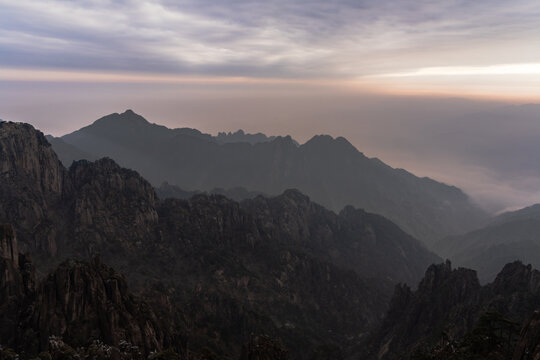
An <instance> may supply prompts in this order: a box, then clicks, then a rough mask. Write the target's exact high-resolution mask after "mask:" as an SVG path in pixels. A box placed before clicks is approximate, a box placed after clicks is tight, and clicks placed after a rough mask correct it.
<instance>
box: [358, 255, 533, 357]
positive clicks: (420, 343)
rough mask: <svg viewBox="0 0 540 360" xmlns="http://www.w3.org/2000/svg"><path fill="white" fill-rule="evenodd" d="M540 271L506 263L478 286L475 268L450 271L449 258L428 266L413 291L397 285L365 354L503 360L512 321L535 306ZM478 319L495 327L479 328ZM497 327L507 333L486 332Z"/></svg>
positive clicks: (529, 312) (514, 324) (519, 318)
mask: <svg viewBox="0 0 540 360" xmlns="http://www.w3.org/2000/svg"><path fill="white" fill-rule="evenodd" d="M539 275H540V272H538V271H536V270H534V269H532V267H531V266H530V265H523V264H522V263H521V262H514V263H509V264H507V265H506V266H505V267H504V268H503V269H502V270H501V272H500V273H499V274H498V275H497V278H496V279H495V281H494V282H493V283H491V284H488V285H485V286H483V287H482V286H480V284H479V282H478V278H477V277H476V273H475V271H473V270H468V269H463V268H459V269H457V270H452V268H451V264H450V262H449V261H447V262H446V263H444V264H440V265H432V266H430V267H429V268H428V270H427V271H426V275H425V277H424V279H423V280H422V281H421V282H420V284H419V286H418V290H416V291H415V292H411V291H410V290H409V289H408V288H406V287H403V286H398V287H396V291H395V294H394V298H393V300H392V301H391V305H390V310H389V311H388V313H387V315H386V319H385V320H384V322H383V325H382V327H381V328H380V329H379V330H378V331H377V332H375V334H374V335H373V336H372V337H371V339H370V341H369V345H370V351H369V355H368V356H367V357H366V358H367V359H408V358H409V357H410V356H411V355H412V354H416V356H417V358H418V359H422V358H425V359H461V357H459V356H460V354H461V356H465V355H464V354H469V355H471V356H473V355H474V356H475V357H471V359H482V358H493V359H495V358H498V357H501V359H503V358H505V356H506V354H508V352H509V351H510V350H511V348H510V349H509V346H510V345H512V344H513V341H515V339H512V338H511V336H513V335H511V334H513V333H512V331H514V332H515V326H516V324H519V323H521V322H523V321H524V320H525V319H527V318H528V317H529V315H530V314H531V313H532V312H533V311H534V310H535V309H536V308H537V307H538V303H539V300H540V286H539ZM482 322H484V323H486V322H489V323H490V324H495V323H496V325H488V326H485V327H482V326H483V325H482ZM486 324H487V323H486ZM493 326H495V327H493ZM500 326H503V328H501V331H502V332H505V333H506V332H508V334H510V335H505V337H504V339H499V337H500V334H499V332H498V331H495V332H490V331H491V330H490V329H492V328H493V329H496V328H498V327H500ZM514 335H515V334H514ZM509 337H510V338H509ZM482 339H484V340H482ZM483 342H484V343H483ZM441 344H442V345H443V346H441ZM471 344H473V345H471ZM490 344H491V345H490ZM509 344H510V345H509ZM495 345H496V346H498V348H495ZM437 346H438V347H437ZM512 346H513V345H512ZM524 346H525V345H524ZM482 347H485V348H486V349H483V348H482ZM490 347H491V350H490ZM452 349H455V351H454V350H452ZM456 349H458V350H459V351H458V350H456ZM421 353H423V354H424V355H425V357H421V356H420V355H418V354H421ZM488 353H489V356H488ZM418 356H420V357H418ZM486 356H488V357H486Z"/></svg>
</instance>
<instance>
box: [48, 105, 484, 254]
mask: <svg viewBox="0 0 540 360" xmlns="http://www.w3.org/2000/svg"><path fill="white" fill-rule="evenodd" d="M194 131H195V130H193V131H192V132H194ZM62 140H63V141H65V142H66V143H68V144H71V145H73V146H75V147H76V148H78V149H80V150H81V151H84V152H87V153H88V154H91V155H93V156H97V157H102V156H109V157H111V158H112V159H114V160H115V161H117V162H118V163H119V164H120V165H122V166H125V167H129V168H132V169H135V170H137V171H139V172H140V173H141V174H142V175H143V176H145V177H146V178H147V179H148V180H150V182H151V183H153V184H155V185H159V184H161V183H162V182H164V181H167V182H169V183H171V184H175V185H178V186H180V187H181V188H182V189H185V190H202V191H208V190H211V189H213V188H225V189H227V188H234V187H243V188H245V189H248V190H252V191H260V192H263V193H265V194H274V195H275V194H279V193H281V192H283V191H284V190H286V189H288V188H297V189H299V190H301V191H302V192H304V193H306V194H307V195H309V196H310V197H311V198H313V199H314V201H316V202H319V203H321V204H322V205H324V206H326V207H328V208H330V209H332V210H334V211H340V210H341V209H342V208H343V207H344V206H346V205H353V206H356V207H360V208H363V209H365V210H366V211H370V212H374V213H378V214H381V215H383V216H385V217H387V218H389V219H390V220H392V221H394V222H396V223H397V224H398V225H399V226H400V227H401V228H403V229H404V230H405V231H407V232H408V233H410V234H412V235H414V236H416V237H418V238H420V239H421V240H423V241H425V242H426V243H427V244H428V245H430V244H432V243H433V241H434V240H435V239H438V238H441V237H443V236H445V235H450V234H455V233H461V232H463V231H465V230H468V229H471V228H473V227H474V226H475V224H477V223H478V221H480V220H481V219H482V218H483V217H484V216H485V214H484V213H483V212H482V211H481V210H479V209H478V208H476V207H475V206H474V205H473V204H471V202H470V201H469V199H468V197H467V196H466V195H465V194H464V193H463V192H461V191H460V190H459V189H457V188H455V187H452V186H447V185H444V184H441V183H438V182H436V181H433V180H431V179H428V178H418V177H416V176H414V175H412V174H410V173H408V172H406V171H404V170H400V169H393V168H391V167H389V166H387V165H385V164H384V163H382V162H381V161H379V160H377V159H369V158H367V157H365V156H364V155H363V154H362V153H360V152H359V151H358V150H357V149H355V148H354V147H353V146H352V145H351V144H350V143H349V142H348V141H347V140H346V139H344V138H336V139H333V138H332V137H330V136H315V137H314V138H313V139H311V140H310V141H308V142H307V143H305V144H303V145H301V146H297V144H296V143H295V142H294V140H292V139H291V138H290V137H277V138H275V139H273V140H271V141H266V142H260V143H256V144H254V145H252V144H249V143H246V142H235V143H225V144H219V143H218V142H216V141H215V139H214V138H212V137H211V136H209V135H208V136H206V135H204V134H201V133H186V131H185V130H184V129H167V128H165V127H162V126H158V125H155V124H150V123H148V122H147V121H146V120H145V119H144V118H142V117H141V116H139V115H137V114H135V113H133V112H132V111H126V112H125V113H123V114H112V115H108V116H105V117H103V118H101V119H99V120H97V121H96V122H95V123H94V124H92V125H90V126H87V127H85V128H82V129H80V130H78V131H76V132H74V133H71V134H68V135H65V136H63V137H62ZM58 150H59V151H61V149H58ZM63 157H69V155H63Z"/></svg>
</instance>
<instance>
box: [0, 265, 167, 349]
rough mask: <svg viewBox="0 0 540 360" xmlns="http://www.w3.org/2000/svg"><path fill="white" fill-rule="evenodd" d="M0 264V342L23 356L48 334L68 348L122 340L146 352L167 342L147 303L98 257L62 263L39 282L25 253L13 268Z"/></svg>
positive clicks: (43, 343) (47, 342) (41, 346)
mask: <svg viewBox="0 0 540 360" xmlns="http://www.w3.org/2000/svg"><path fill="white" fill-rule="evenodd" d="M0 266H1V267H3V270H4V271H3V274H4V276H3V277H2V278H0V289H1V292H0V297H1V300H2V305H1V306H0V317H1V318H2V327H1V329H0V341H1V343H2V344H3V345H8V346H10V347H12V348H13V349H15V350H16V351H18V352H19V353H20V354H21V355H22V356H23V357H25V358H26V357H29V356H32V355H36V354H37V353H39V352H40V351H46V350H49V345H50V339H51V337H57V338H58V339H62V340H63V341H64V342H65V343H67V344H70V346H71V347H73V348H76V347H80V346H88V345H89V344H91V343H92V342H94V341H103V342H104V343H105V344H108V345H111V346H119V345H120V344H122V343H123V342H128V343H130V344H133V345H136V346H138V347H139V348H140V349H141V351H143V352H145V353H147V354H148V353H149V352H150V351H155V350H161V349H162V348H163V346H164V345H170V343H171V342H172V341H173V335H172V334H170V333H168V332H167V331H166V329H168V327H166V326H163V324H162V323H161V320H159V319H158V318H157V317H156V315H155V314H154V312H153V310H152V308H151V307H150V306H149V305H147V304H146V303H144V302H142V301H141V300H139V299H138V298H136V297H135V296H133V295H132V294H131V293H129V291H128V289H127V284H126V282H125V280H124V278H123V277H121V276H120V275H118V274H117V273H116V272H115V271H114V270H113V269H111V268H109V267H107V266H105V265H103V264H102V263H101V262H100V261H99V259H98V258H94V259H93V260H92V262H90V263H88V262H81V261H69V262H65V263H63V264H61V265H60V266H59V267H58V268H57V269H56V270H55V271H54V272H52V273H51V274H49V275H48V276H47V277H46V278H45V279H43V280H42V281H39V282H38V281H36V277H35V272H34V270H33V266H32V264H31V262H30V261H29V259H28V258H27V257H25V256H22V255H21V259H20V260H19V267H18V268H17V267H15V263H14V262H13V261H12V260H11V259H0ZM6 274H8V275H7V276H6Z"/></svg>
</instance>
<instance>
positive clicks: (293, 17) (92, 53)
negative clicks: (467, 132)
mask: <svg viewBox="0 0 540 360" xmlns="http://www.w3.org/2000/svg"><path fill="white" fill-rule="evenodd" d="M0 14H1V15H0V52H2V54H7V55H6V56H2V59H1V60H0V62H1V63H0V65H3V66H4V67H6V66H18V67H20V66H25V67H34V68H36V67H37V68H41V67H52V68H71V69H82V70H98V69H99V70H123V71H146V72H165V73H184V74H185V73H197V74H210V75H223V74H225V75H233V76H236V75H242V76H275V77H345V78H347V77H352V76H363V75H372V74H378V73H388V72H393V73H395V72H402V71H414V70H415V69H418V68H419V67H433V66H450V65H453V66H471V65H478V64H484V65H489V64H491V63H492V61H493V59H494V58H497V59H499V61H501V60H505V61H504V62H505V63H516V62H518V63H527V62H531V61H532V60H533V59H537V58H538V55H540V47H539V46H533V45H532V44H534V43H536V44H537V43H538V41H539V38H540V36H539V35H538V32H537V29H538V26H539V25H540V17H539V16H538V15H539V14H540V5H538V3H536V2H534V1H523V0H521V1H514V2H512V3H508V2H505V1H501V0H498V1H492V0H490V1H488V0H481V1H457V0H455V1H446V2H432V1H427V0H426V1H412V0H409V1H389V0H382V1H347V0H342V1H332V2H328V1H305V0H297V1H284V0H277V1H248V0H233V1H226V2H216V1H209V0H202V1H201V0H198V1H194V0H193V1H191V0H187V1H168V0H161V1H143V0H133V1H112V0H109V1H108V0H83V1H76V2H71V1H63V0H51V1H47V2H43V1H39V0H18V1H16V2H15V1H9V0H0ZM505 42H511V43H512V45H511V48H512V49H514V50H519V49H524V48H525V46H527V49H528V50H527V51H508V50H509V49H508V47H506V48H505V49H504V50H501V48H500V46H499V45H500V44H504V43H505ZM535 49H538V50H535ZM459 54H461V56H459ZM501 57H502V59H501Z"/></svg>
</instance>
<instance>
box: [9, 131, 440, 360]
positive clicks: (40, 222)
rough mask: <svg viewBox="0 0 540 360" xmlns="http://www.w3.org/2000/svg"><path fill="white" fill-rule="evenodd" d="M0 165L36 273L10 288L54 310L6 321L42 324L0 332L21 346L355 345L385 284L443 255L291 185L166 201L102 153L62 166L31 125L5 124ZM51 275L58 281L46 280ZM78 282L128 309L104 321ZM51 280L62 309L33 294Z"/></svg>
mask: <svg viewBox="0 0 540 360" xmlns="http://www.w3.org/2000/svg"><path fill="white" fill-rule="evenodd" d="M0 170H1V171H2V172H1V174H0V204H1V206H0V221H1V222H3V223H6V224H11V226H12V227H13V229H14V233H16V234H17V236H18V239H19V241H18V244H17V246H18V249H19V251H20V252H22V253H25V254H26V253H32V255H33V262H32V264H33V265H32V266H35V268H36V274H37V276H36V277H35V280H33V281H34V282H35V283H36V284H37V285H36V288H34V290H31V291H30V290H29V291H30V292H31V293H32V294H35V295H31V294H30V295H25V297H23V296H22V293H20V292H18V293H17V292H16V293H14V294H15V295H13V296H12V297H10V299H12V300H13V302H14V301H15V299H19V300H20V299H25V300H24V301H26V302H31V304H34V305H29V306H30V307H32V306H34V309H35V311H38V312H39V313H40V314H41V313H42V312H43V314H54V316H53V315H51V316H50V317H39V319H40V321H42V322H43V323H42V327H41V328H40V327H39V326H38V327H36V326H37V325H35V324H34V323H32V321H30V320H29V321H30V323H31V324H33V325H32V326H29V325H27V324H28V323H26V322H21V321H22V320H21V318H17V319H18V320H17V319H15V320H13V321H14V324H17V326H18V327H21V328H22V329H27V328H28V329H32V330H31V331H33V332H34V333H35V334H39V336H38V335H36V336H35V337H34V342H33V344H31V346H30V344H28V345H27V344H26V343H25V341H22V342H21V341H19V340H18V339H20V337H19V336H20V335H17V337H15V338H12V337H11V335H13V334H11V333H9V334H7V335H10V336H8V337H5V338H2V339H0V340H1V342H2V343H3V344H5V345H7V346H11V347H13V348H14V349H15V350H17V351H25V352H26V353H27V354H31V353H32V354H35V353H36V352H38V351H43V350H45V349H47V348H49V347H50V344H49V343H48V338H47V337H48V336H56V337H61V338H62V339H63V340H64V341H65V343H66V344H67V345H68V346H90V345H91V343H92V342H93V341H98V340H99V341H102V342H104V344H106V345H107V346H114V347H118V346H120V342H121V341H127V342H130V343H132V344H133V345H134V346H137V347H138V348H139V349H141V351H143V352H144V353H145V354H147V353H148V352H149V351H151V350H152V349H151V348H152V347H155V349H154V350H158V351H160V350H166V349H168V348H171V349H172V350H171V351H174V352H177V353H183V352H184V353H185V352H186V349H191V350H190V351H193V352H194V353H197V354H198V353H201V351H203V350H204V349H206V350H204V351H206V352H207V353H208V354H211V353H213V354H217V355H216V356H224V357H228V358H237V357H239V356H241V355H242V348H243V344H248V345H249V343H250V341H251V342H252V341H255V340H253V339H259V340H257V341H263V342H264V343H266V344H267V345H268V344H283V345H282V346H283V347H284V348H287V349H288V354H289V356H292V357H293V358H299V359H308V358H313V357H314V356H319V358H335V357H336V356H338V357H339V356H347V355H353V354H352V353H351V351H353V348H354V344H357V343H358V342H359V341H361V340H362V339H364V338H365V336H366V334H367V333H368V332H369V331H370V330H371V329H373V328H375V327H376V326H378V324H379V323H380V320H381V318H382V316H383V314H384V312H385V310H386V307H387V304H388V301H389V298H390V294H391V289H392V286H393V283H395V282H397V281H406V282H409V283H414V282H415V281H417V280H418V279H419V278H420V276H421V274H422V272H423V269H424V268H425V267H426V266H427V265H429V264H430V263H432V262H434V261H438V260H439V259H438V257H437V256H435V255H434V254H432V253H430V252H429V251H427V250H426V249H425V248H424V247H423V246H422V245H421V244H420V242H418V241H417V240H416V239H414V238H412V237H410V236H409V235H407V234H406V233H404V232H403V231H401V230H400V229H399V228H398V227H397V226H396V225H394V224H393V223H391V222H390V221H388V220H386V219H384V218H382V217H380V216H377V215H372V214H369V213H365V212H364V211H361V210H356V209H354V208H352V207H349V208H347V209H345V210H344V211H343V212H342V213H341V214H339V215H336V214H335V213H333V212H331V211H328V210H326V209H324V208H323V207H321V206H319V205H317V204H315V203H313V202H311V201H310V199H309V198H308V197H306V196H305V195H303V194H301V193H300V192H298V191H295V190H290V191H286V192H285V193H284V194H283V195H281V196H278V197H275V198H263V197H257V198H255V199H252V200H248V201H244V202H242V203H238V202H235V201H232V200H229V199H227V198H225V197H223V196H219V195H210V196H209V195H197V196H194V197H193V198H191V199H189V200H178V199H167V200H163V201H162V200H159V199H158V198H157V197H156V194H155V192H154V189H153V188H152V186H151V185H150V184H149V183H148V182H146V180H144V179H143V178H142V177H140V176H139V175H138V174H137V173H136V172H134V171H131V170H126V169H123V168H121V167H119V166H118V165H117V164H116V163H114V162H113V161H112V160H110V159H101V160H98V161H96V162H88V161H79V162H76V163H74V164H73V165H72V166H71V167H70V168H69V169H65V168H64V167H63V166H62V164H61V163H60V162H59V161H58V159H57V157H56V154H55V153H54V152H53V151H52V149H51V147H50V145H49V143H48V142H47V141H46V139H45V137H44V136H43V135H42V134H41V133H40V132H38V131H36V130H34V129H33V128H32V127H31V126H30V125H25V124H14V123H2V124H0ZM13 253H14V254H15V253H16V252H13ZM97 253H99V254H100V258H101V259H102V261H103V262H104V263H105V264H107V265H108V266H113V267H114V268H115V269H116V271H118V272H119V273H122V274H125V276H126V281H127V283H129V284H130V286H131V288H132V289H133V291H134V292H135V293H136V294H137V296H138V297H139V299H142V300H136V299H135V300H129V299H131V297H130V296H129V295H127V293H126V292H125V291H127V290H125V289H126V281H124V280H122V281H120V280H115V281H116V282H117V284H116V285H114V287H115V289H116V288H118V289H124V290H122V291H124V292H122V291H120V293H117V292H116V290H114V291H112V290H110V289H109V288H108V287H107V286H113V285H111V284H112V283H114V282H113V280H112V279H116V278H117V277H118V276H117V275H112V270H110V269H109V270H104V269H105V267H103V266H105V265H98V264H97V263H95V261H94V260H91V259H92V258H93V256H94V255H95V254H97ZM14 258H17V256H15V255H14ZM67 259H80V260H77V261H73V260H71V261H70V262H69V261H68V262H65V261H66V260H67ZM81 261H82V262H81ZM28 263H29V262H28ZM25 264H26V262H25ZM19 265H20V264H19ZM10 266H11V265H10ZM12 266H13V267H14V269H12V270H13V271H11V272H10V274H16V273H17V271H16V269H17V265H16V264H15V263H13V264H12ZM29 266H30V265H29ZM107 269H108V268H107ZM19 272H20V270H19ZM109 272H111V275H110V276H111V278H109V277H106V276H105V275H104V274H105V273H109ZM50 274H53V275H50ZM13 276H15V277H17V276H18V275H13ZM51 276H52V277H53V278H52V279H56V280H50V282H52V283H50V282H47V279H51ZM93 277H95V279H93ZM43 279H44V280H43ZM53 283H54V284H56V285H55V286H56V288H55V287H54V286H53V285H52V284H53ZM62 283H67V284H72V285H70V286H69V287H67V288H66V286H67V285H66V286H64V287H62V286H61V285H58V284H62ZM87 283H90V284H92V286H93V287H94V288H92V289H101V290H99V291H98V292H97V294H100V295H99V296H98V298H99V299H101V300H102V301H105V302H106V303H107V304H108V302H109V297H110V298H111V300H110V301H112V302H113V304H117V305H118V308H117V310H115V311H118V312H120V313H122V312H123V311H124V310H121V309H126V311H127V312H126V313H125V314H124V315H121V316H120V315H119V316H120V317H119V318H118V319H117V320H114V319H111V321H113V320H114V321H117V323H113V324H109V323H107V322H103V319H102V318H103V317H107V318H108V317H110V316H111V313H110V312H107V311H111V310H110V308H108V307H106V306H105V305H104V304H101V305H99V301H98V300H99V299H98V298H92V296H97V295H94V290H91V291H90V290H88V289H86V288H85V286H86V285H85V284H87ZM46 284H49V286H50V287H47V288H46V286H47V285H46ZM58 286H60V288H63V289H65V291H66V294H64V295H61V296H59V297H58V298H59V299H62V300H61V302H60V303H61V304H62V306H63V307H60V308H57V306H56V305H55V304H56V303H55V302H54V301H53V300H51V301H50V302H37V303H36V302H35V300H32V301H30V300H29V299H33V298H35V297H38V298H39V297H40V296H41V297H43V296H45V297H46V298H47V299H49V295H50V294H52V293H55V294H56V295H58V291H53V290H47V291H48V292H45V293H43V294H41V293H40V291H46V289H58ZM23 287H24V286H23ZM42 288H43V290H41V289H42ZM45 288H46V289H45ZM108 289H109V290H108ZM72 291H74V292H75V293H73V294H72V293H71V292H72ZM96 291H97V290H96ZM111 291H112V293H111ZM48 294H49V295H48ZM67 294H69V295H67ZM81 294H82V295H81ZM85 294H86V295H85ZM51 296H52V295H51ZM86 296H89V297H90V298H89V299H87V298H86ZM104 296H106V297H105V298H104ZM67 298H73V299H77V300H76V301H74V302H72V303H69V301H68V300H67ZM113 298H114V299H115V300H114V301H117V303H115V302H114V301H113V300H112V299H113ZM105 299H107V300H105ZM19 300H17V302H20V301H19ZM128 300H129V301H128ZM24 301H23V302H24ZM85 301H89V302H90V303H91V304H92V306H93V307H92V308H90V307H89V305H88V306H87V304H88V303H86V302H85ZM36 304H39V305H36ZM142 304H147V305H148V308H147V309H148V310H144V311H143V310H141V309H143V308H145V306H146V305H142ZM51 307H52V308H51ZM24 309H26V308H24ZM24 309H23V310H24ZM114 309H116V308H114ZM136 309H139V310H140V311H139V312H138V311H136ZM23 310H20V311H23ZM24 311H26V310H24ZM24 311H23V312H24ZM115 311H113V313H114V312H115ZM69 312H75V313H76V314H78V315H77V316H79V317H75V318H73V319H71V320H73V321H74V322H73V323H72V325H73V326H75V328H70V325H68V323H69V321H70V317H69V316H70V315H69V316H68V315H67V314H68V313H69ZM156 317H157V319H158V320H162V319H165V320H168V321H170V322H169V323H167V324H168V325H167V324H162V323H161V322H160V321H158V322H156V321H155V319H156ZM59 319H60V320H59ZM140 319H142V320H140ZM49 322H50V324H48V323H49ZM83 323H84V324H86V325H83ZM49 325H50V326H49ZM93 326H94V327H97V330H96V328H94V329H93V328H92V327H93ZM111 326H113V328H112V329H111ZM45 328H47V329H50V331H49V332H45V331H44V329H45ZM74 329H79V330H80V333H79V334H78V335H76V332H74V331H75V330H74ZM77 331H78V330H77ZM117 333H118V334H120V335H117ZM137 334H149V335H148V336H146V335H144V336H142V335H141V336H139V335H137ZM7 335H6V336H7ZM265 336H268V339H270V340H268V341H266V340H265V339H267V338H266V337H265ZM261 346H262V345H261ZM280 346H281V345H280ZM275 347H276V348H280V347H279V346H277V345H276V346H275ZM251 348H253V346H251ZM244 349H250V346H247V347H246V346H244ZM336 354H337V355H336Z"/></svg>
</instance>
